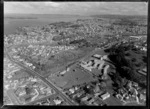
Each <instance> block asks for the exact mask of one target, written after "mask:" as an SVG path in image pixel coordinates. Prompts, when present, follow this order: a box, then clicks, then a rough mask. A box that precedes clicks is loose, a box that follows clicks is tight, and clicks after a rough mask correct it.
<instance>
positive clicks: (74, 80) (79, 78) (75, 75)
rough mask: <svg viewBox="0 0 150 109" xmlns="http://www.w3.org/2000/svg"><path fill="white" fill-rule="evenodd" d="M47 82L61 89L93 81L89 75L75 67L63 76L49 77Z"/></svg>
mask: <svg viewBox="0 0 150 109" xmlns="http://www.w3.org/2000/svg"><path fill="white" fill-rule="evenodd" d="M49 80H50V81H52V82H55V84H56V85H57V86H59V87H62V88H68V87H72V86H73V85H78V84H82V83H87V82H90V81H93V80H94V78H93V77H92V75H90V74H89V73H87V72H85V71H84V70H82V69H80V68H79V67H78V66H77V65H74V66H72V67H71V69H70V71H68V72H66V73H65V74H64V76H61V75H59V74H56V75H54V76H51V77H49Z"/></svg>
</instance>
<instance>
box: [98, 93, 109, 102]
mask: <svg viewBox="0 0 150 109" xmlns="http://www.w3.org/2000/svg"><path fill="white" fill-rule="evenodd" d="M109 97H110V94H109V93H108V92H106V93H104V94H102V95H101V96H100V98H101V99H102V100H106V99H107V98H109Z"/></svg>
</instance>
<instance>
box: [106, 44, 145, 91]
mask: <svg viewBox="0 0 150 109" xmlns="http://www.w3.org/2000/svg"><path fill="white" fill-rule="evenodd" d="M130 47H131V45H128V46H124V45H119V46H116V45H114V46H112V47H111V48H109V49H107V50H105V52H109V56H108V57H109V59H110V60H111V61H112V62H113V63H114V65H115V67H116V73H115V74H114V75H110V76H111V79H112V80H113V81H114V84H113V85H114V87H115V88H119V87H122V86H123V81H122V78H126V79H128V80H132V81H136V82H137V83H139V85H141V86H142V87H146V84H145V83H144V82H143V80H144V79H145V80H146V78H144V77H142V76H141V75H139V74H138V73H137V71H136V69H135V67H134V66H135V63H134V62H133V61H135V59H127V58H126V55H125V54H126V50H129V49H131V48H130Z"/></svg>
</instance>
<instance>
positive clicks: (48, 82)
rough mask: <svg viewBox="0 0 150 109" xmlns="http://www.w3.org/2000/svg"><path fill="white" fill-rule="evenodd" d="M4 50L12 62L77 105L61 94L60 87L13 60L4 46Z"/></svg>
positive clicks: (69, 101) (68, 100)
mask: <svg viewBox="0 0 150 109" xmlns="http://www.w3.org/2000/svg"><path fill="white" fill-rule="evenodd" d="M5 50H6V54H7V56H8V58H9V59H10V60H11V61H12V62H14V63H16V64H17V65H19V66H21V67H22V68H24V69H26V70H27V71H29V73H31V74H32V75H35V76H37V77H39V78H40V79H41V80H42V81H44V82H45V83H46V84H47V85H49V86H50V87H51V88H52V89H53V90H55V91H56V93H58V94H59V95H60V96H61V97H62V98H63V99H64V100H66V101H67V102H68V103H69V104H70V105H77V104H75V103H74V102H73V101H71V100H70V99H69V98H68V97H67V96H66V95H65V94H63V93H62V92H61V91H60V89H59V88H58V87H57V86H55V85H54V84H53V83H51V82H50V81H47V80H46V79H45V78H44V77H42V76H41V75H40V74H38V73H37V72H35V71H33V70H31V69H29V68H27V67H26V66H24V65H23V64H21V63H19V62H17V61H15V60H13V59H12V58H11V56H9V54H8V52H7V49H6V48H5Z"/></svg>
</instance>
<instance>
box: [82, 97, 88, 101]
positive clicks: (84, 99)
mask: <svg viewBox="0 0 150 109" xmlns="http://www.w3.org/2000/svg"><path fill="white" fill-rule="evenodd" d="M88 98H89V97H88V96H85V97H83V98H82V99H81V101H86V100H87V99H88Z"/></svg>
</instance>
